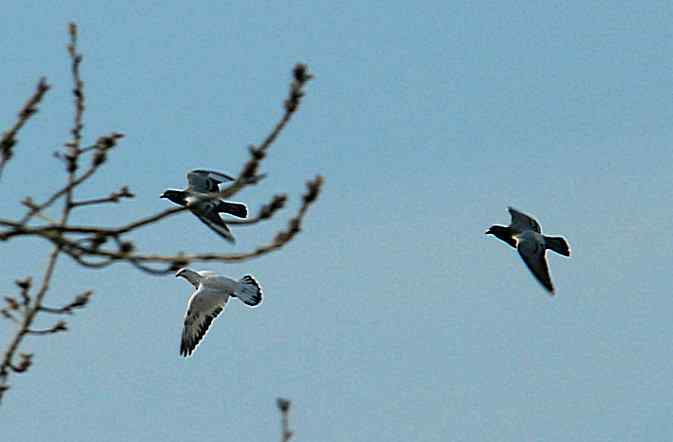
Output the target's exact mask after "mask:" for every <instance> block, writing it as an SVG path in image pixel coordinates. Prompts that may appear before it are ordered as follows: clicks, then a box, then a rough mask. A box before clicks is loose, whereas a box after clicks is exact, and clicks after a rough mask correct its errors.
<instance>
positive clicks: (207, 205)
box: [160, 169, 248, 243]
mask: <svg viewBox="0 0 673 442" xmlns="http://www.w3.org/2000/svg"><path fill="white" fill-rule="evenodd" d="M187 181H188V183H189V185H188V186H187V188H186V189H184V190H171V189H169V190H166V191H165V192H164V193H162V194H161V197H160V198H167V199H168V200H170V201H172V202H174V203H175V204H178V205H180V206H183V207H187V208H189V210H191V212H192V213H193V214H194V215H196V217H197V218H198V219H199V220H200V221H201V222H202V223H204V224H205V225H207V226H208V227H210V228H211V229H212V230H213V231H214V232H215V233H217V234H218V235H220V236H221V237H223V238H224V239H226V240H227V241H229V242H232V243H233V242H235V241H234V235H232V234H231V231H230V230H229V227H228V226H227V225H226V224H225V222H224V220H223V219H222V218H221V217H220V215H219V214H220V213H227V214H229V215H234V216H237V217H239V218H245V217H246V216H248V208H247V207H246V205H245V204H241V203H231V202H228V201H223V200H221V199H218V198H212V197H209V196H208V195H207V194H208V193H211V192H219V191H220V187H219V185H220V184H221V183H223V182H225V181H234V178H232V177H230V176H229V175H226V174H224V173H220V172H215V171H212V170H203V169H197V170H192V171H190V172H188V173H187Z"/></svg>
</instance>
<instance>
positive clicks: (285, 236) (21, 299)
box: [0, 23, 323, 440]
mask: <svg viewBox="0 0 673 442" xmlns="http://www.w3.org/2000/svg"><path fill="white" fill-rule="evenodd" d="M68 35H69V43H68V46H67V49H68V54H69V57H70V68H71V75H72V80H73V90H72V92H73V101H74V112H73V115H74V118H73V123H72V128H71V130H70V135H71V139H70V140H69V141H68V142H66V143H65V149H64V150H63V151H62V152H57V153H56V157H57V158H58V159H60V160H62V161H64V162H65V166H66V172H67V176H66V182H65V184H64V185H62V186H56V190H55V191H54V192H53V193H51V195H50V196H48V197H47V198H46V199H45V200H44V201H42V202H36V201H35V200H34V199H33V198H31V197H26V198H25V199H24V200H23V201H22V203H23V205H24V206H25V207H26V208H27V211H26V212H25V214H24V215H23V216H22V217H20V218H19V219H17V220H15V219H6V218H3V219H0V241H9V240H12V239H14V238H18V237H25V236H29V237H36V238H39V239H42V240H44V241H46V242H47V243H49V244H50V245H51V252H50V255H49V259H48V262H47V266H46V269H45V271H44V274H43V276H42V279H41V282H40V284H39V286H38V287H37V288H35V290H33V284H32V279H31V278H30V277H29V278H26V279H23V280H17V281H16V284H17V286H18V288H19V290H20V292H19V295H18V296H7V297H5V304H6V305H5V306H4V307H3V308H2V309H0V314H1V315H2V316H3V317H4V318H6V319H8V320H9V321H12V322H13V323H14V324H15V325H16V331H15V333H14V335H13V336H12V337H10V339H9V342H8V344H7V347H6V350H5V352H4V354H3V356H2V358H1V359H0V401H1V400H2V398H3V395H4V393H5V392H6V391H7V390H8V389H9V384H8V380H9V378H10V376H11V374H12V373H25V372H26V371H27V370H28V369H29V368H30V366H31V364H32V363H33V355H32V354H29V353H20V352H19V349H20V347H21V345H22V343H23V340H24V338H25V337H26V336H43V335H51V334H55V333H59V332H65V331H67V330H68V326H67V324H66V323H65V322H64V321H62V320H61V321H58V322H56V323H55V324H54V325H53V326H51V327H50V328H46V329H35V328H33V325H34V321H35V318H36V317H37V316H38V315H39V314H40V313H44V314H52V315H70V314H72V313H73V312H74V311H75V310H77V309H81V308H83V307H85V306H86V305H87V304H88V302H89V300H90V298H91V296H92V291H90V290H88V291H85V292H84V293H82V294H80V295H78V296H76V297H75V298H74V299H73V301H71V302H70V303H68V304H66V305H64V306H62V307H51V306H47V305H45V303H44V299H45V296H46V294H47V292H48V291H49V287H50V284H51V281H52V279H53V278H54V277H55V275H56V264H57V262H58V259H59V257H60V256H61V255H66V256H69V257H70V258H71V259H73V260H74V261H75V262H76V263H77V264H79V265H80V266H81V267H82V268H85V269H102V268H106V267H108V266H110V265H112V264H114V263H118V262H126V263H128V264H130V265H132V266H133V267H135V268H137V269H138V270H140V271H142V272H145V273H148V274H153V275H163V274H166V273H169V272H173V271H175V270H177V269H179V268H180V267H184V266H186V265H188V264H189V263H191V262H202V261H219V262H237V261H245V260H249V259H253V258H257V257H259V256H262V255H265V254H267V253H270V252H273V251H275V250H278V249H280V248H282V247H283V246H285V245H286V244H287V243H289V242H290V241H291V240H292V239H294V238H295V236H296V235H297V234H298V233H299V232H300V231H301V227H302V223H303V220H304V217H305V215H306V213H307V211H308V209H309V207H310V206H312V205H313V203H314V202H315V201H316V200H317V198H318V196H319V194H320V191H321V188H322V184H323V178H322V177H321V176H316V178H314V179H313V180H309V181H307V183H306V192H305V193H304V195H303V197H302V204H301V205H300V207H299V209H298V211H297V213H296V214H295V215H294V216H293V217H291V218H289V220H288V223H287V227H286V228H285V229H283V230H281V231H280V232H278V233H277V234H276V235H275V236H274V237H273V239H272V240H271V241H269V242H268V243H266V244H262V245H259V246H257V247H255V248H254V249H252V250H250V251H247V252H239V253H230V254H222V253H197V254H194V253H183V252H177V253H173V254H168V255H161V254H158V253H155V252H152V251H142V250H137V248H136V245H135V244H134V243H133V242H132V241H131V240H130V239H129V238H128V236H127V235H129V234H131V233H133V232H135V231H137V230H140V229H145V228H150V227H151V226H153V225H155V224H157V223H159V222H161V221H163V220H164V219H166V218H168V217H170V216H173V215H175V214H178V213H180V212H184V211H187V210H189V209H188V208H185V207H177V208H168V209H165V210H162V211H159V212H157V213H154V214H148V215H144V216H142V217H140V218H138V219H135V220H131V221H129V222H127V223H126V224H122V225H120V226H117V227H105V226H100V225H72V224H70V222H69V220H70V215H71V213H72V211H73V210H76V209H79V208H83V207H86V208H87V209H88V210H92V209H95V208H97V207H99V206H100V205H102V204H107V203H121V202H123V201H125V200H126V199H128V198H132V197H134V195H133V193H131V192H130V191H129V189H128V187H127V186H126V185H123V186H122V187H121V188H120V189H119V190H118V191H112V192H110V193H109V194H108V195H107V196H103V197H99V198H92V199H77V198H76V192H77V190H78V188H79V186H80V185H81V184H83V183H84V182H86V181H88V180H89V179H91V178H92V177H93V176H94V175H95V174H96V172H97V171H99V170H100V168H101V167H102V166H103V165H104V164H105V162H106V160H107V155H108V154H109V152H110V151H111V150H112V149H113V148H114V147H115V146H117V144H118V143H119V141H120V140H121V138H122V137H123V135H122V134H120V133H117V132H112V133H110V134H109V135H106V136H102V137H100V138H98V140H97V141H96V143H94V144H92V145H89V146H87V147H84V148H82V147H81V146H82V143H83V129H84V112H85V110H86V106H85V103H86V99H85V95H84V82H83V81H82V79H81V75H80V65H81V63H82V59H83V57H82V54H81V53H79V51H78V48H77V40H78V32H77V27H76V25H75V24H74V23H71V24H70V26H69V28H68ZM311 78H312V75H310V74H309V73H308V68H307V67H306V65H303V64H297V65H296V66H295V68H294V70H293V72H292V82H291V85H290V91H289V93H288V97H287V98H286V100H285V102H284V112H283V114H282V116H281V118H280V119H279V121H278V122H277V123H276V124H275V125H274V126H273V128H272V130H271V132H270V133H269V134H268V135H267V136H266V137H265V138H264V139H263V141H262V143H261V144H260V145H259V147H255V146H251V147H250V148H249V152H250V158H249V159H248V161H247V162H246V163H245V164H244V165H243V167H242V168H241V171H240V173H239V175H238V176H237V178H236V179H235V180H234V182H233V183H232V184H231V185H230V186H228V187H225V188H224V189H222V190H221V191H220V192H214V193H211V194H207V195H205V196H204V198H209V199H210V198H213V199H224V198H230V197H231V196H233V195H235V194H237V193H238V192H240V191H241V190H242V189H244V188H245V187H247V186H251V185H256V184H258V183H260V182H261V181H262V180H263V179H264V177H266V174H262V173H259V168H260V165H261V162H262V161H263V160H264V158H265V157H266V155H267V152H268V149H269V148H270V146H271V145H272V144H273V143H274V142H275V141H276V140H277V138H278V136H279V135H280V133H281V132H282V131H283V129H284V128H285V127H286V126H287V124H288V122H289V121H290V119H291V118H292V116H293V115H294V113H296V111H297V110H298V109H299V106H300V104H301V99H302V97H303V96H304V87H305V86H306V84H307V83H308V81H309V80H310V79H311ZM48 89H49V86H47V84H46V81H45V80H44V79H42V80H41V81H40V83H38V88H37V90H36V92H35V94H34V95H33V96H32V97H31V98H30V99H29V100H28V102H27V103H26V104H25V105H24V107H23V109H22V110H21V111H20V113H19V120H18V121H17V123H16V124H15V125H14V126H13V127H12V128H11V129H10V130H9V131H8V132H6V133H5V134H4V135H3V137H2V140H1V141H0V155H2V158H0V172H1V170H2V167H3V165H4V164H5V163H6V162H7V161H8V160H9V159H10V158H11V155H12V147H13V146H14V145H15V144H16V138H15V137H16V134H17V133H18V131H19V130H20V129H21V127H22V126H23V125H24V124H25V122H26V121H27V120H28V118H29V117H30V116H31V115H32V114H34V113H35V112H36V111H37V104H38V103H39V102H40V100H41V99H42V96H43V95H44V93H45V92H46V91H47V90H48ZM85 160H86V161H85ZM87 162H88V165H87V164H86V163H87ZM59 200H62V201H63V205H62V206H61V210H60V216H59V217H55V216H54V217H53V218H52V217H50V216H48V215H47V213H46V212H47V210H51V209H53V206H54V203H56V202H57V201H59ZM286 201H287V196H286V195H285V194H276V195H274V196H273V198H272V199H271V201H269V202H268V203H266V204H263V205H262V206H261V207H260V209H259V211H258V213H257V214H256V215H255V216H253V217H250V218H248V219H245V220H231V221H226V222H227V223H229V224H231V225H241V226H252V225H255V224H257V223H260V222H261V221H263V220H267V219H271V218H272V217H273V216H275V215H276V214H277V213H279V212H280V211H281V210H282V209H283V208H284V206H285V203H286ZM287 408H288V409H289V402H288V404H287ZM288 431H289V430H288ZM288 434H290V435H291V433H288ZM286 440H289V436H288V437H287V439H286Z"/></svg>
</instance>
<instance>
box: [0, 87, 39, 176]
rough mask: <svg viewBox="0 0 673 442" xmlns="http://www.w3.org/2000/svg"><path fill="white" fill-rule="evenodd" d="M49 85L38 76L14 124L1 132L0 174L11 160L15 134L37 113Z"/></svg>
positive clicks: (15, 141)
mask: <svg viewBox="0 0 673 442" xmlns="http://www.w3.org/2000/svg"><path fill="white" fill-rule="evenodd" d="M49 87H50V86H49V85H48V84H47V79H46V78H44V77H42V78H40V81H39V82H38V83H37V87H36V88H35V92H34V93H33V95H32V96H31V97H30V98H29V99H28V101H27V102H26V104H24V105H23V107H22V108H21V110H20V111H19V119H18V120H17V121H16V123H14V126H12V127H11V128H10V129H9V130H8V131H7V132H5V133H4V134H2V138H0V175H2V171H3V169H4V167H5V164H6V163H7V162H8V161H9V160H11V159H12V156H13V155H14V150H13V149H14V146H15V145H16V143H17V140H16V134H17V133H18V132H19V130H21V128H22V127H23V125H24V124H26V121H28V119H29V118H30V117H31V116H33V115H34V114H35V113H37V105H38V104H39V103H40V101H42V97H43V96H44V94H45V93H47V91H48V90H49Z"/></svg>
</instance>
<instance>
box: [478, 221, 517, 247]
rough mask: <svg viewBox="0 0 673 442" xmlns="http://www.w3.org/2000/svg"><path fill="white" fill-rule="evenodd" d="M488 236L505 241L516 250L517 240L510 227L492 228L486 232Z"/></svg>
mask: <svg viewBox="0 0 673 442" xmlns="http://www.w3.org/2000/svg"><path fill="white" fill-rule="evenodd" d="M484 233H485V234H486V235H493V236H495V237H496V238H498V239H500V240H502V241H505V242H506V243H507V244H509V245H510V246H512V247H515V248H516V240H515V239H514V237H513V235H512V230H511V229H510V228H509V227H505V226H491V227H489V228H488V230H487V231H486V232H484Z"/></svg>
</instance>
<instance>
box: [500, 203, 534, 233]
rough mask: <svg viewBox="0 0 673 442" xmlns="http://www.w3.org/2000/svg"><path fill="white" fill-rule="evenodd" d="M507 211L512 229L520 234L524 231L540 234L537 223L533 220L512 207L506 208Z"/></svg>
mask: <svg viewBox="0 0 673 442" xmlns="http://www.w3.org/2000/svg"><path fill="white" fill-rule="evenodd" d="M507 210H509V214H510V215H511V216H512V223H511V226H512V228H514V229H515V230H519V231H522V232H523V231H524V230H532V231H534V232H537V233H541V230H540V224H538V222H537V221H535V220H534V219H533V218H531V217H530V216H528V215H526V214H525V213H521V212H519V211H518V210H516V209H514V208H512V207H508V208H507Z"/></svg>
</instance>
